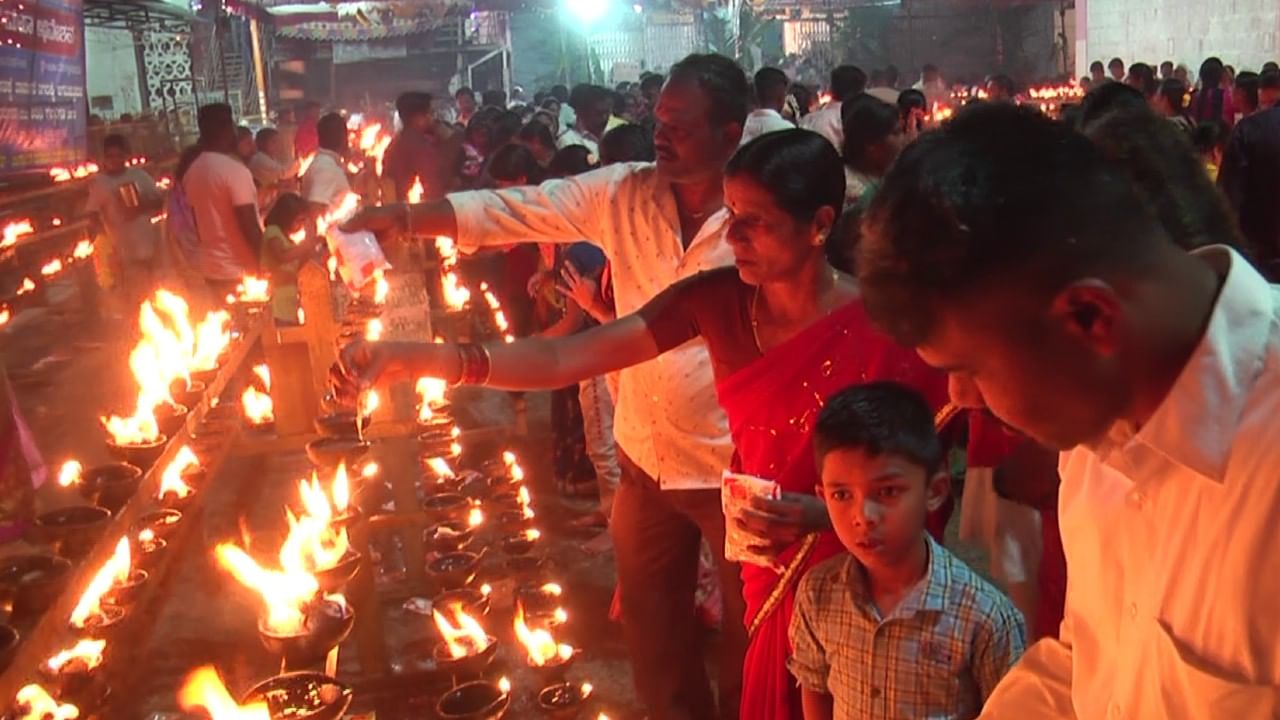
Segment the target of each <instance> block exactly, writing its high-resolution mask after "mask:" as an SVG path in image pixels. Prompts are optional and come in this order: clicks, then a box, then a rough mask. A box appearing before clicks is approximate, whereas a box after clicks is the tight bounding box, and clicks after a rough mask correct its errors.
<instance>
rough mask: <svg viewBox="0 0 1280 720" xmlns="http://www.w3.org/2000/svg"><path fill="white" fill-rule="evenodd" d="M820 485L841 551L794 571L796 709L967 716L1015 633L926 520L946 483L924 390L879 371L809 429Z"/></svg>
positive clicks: (991, 595)
mask: <svg viewBox="0 0 1280 720" xmlns="http://www.w3.org/2000/svg"><path fill="white" fill-rule="evenodd" d="M814 446H815V448H816V450H817V462H818V470H819V473H820V474H821V476H822V483H821V485H819V486H818V488H817V490H818V494H819V495H820V496H822V498H823V500H824V501H825V502H826V505H827V510H828V512H829V513H830V516H831V522H832V524H833V525H834V526H835V531H836V534H837V535H838V536H839V537H840V541H841V542H842V543H843V544H844V546H845V548H847V549H848V550H849V553H850V555H843V556H839V557H835V558H832V559H830V560H828V561H827V562H825V563H822V564H821V565H818V566H817V567H815V568H813V570H811V571H810V572H809V574H808V575H806V576H805V578H804V579H803V580H802V581H801V583H800V588H799V592H798V594H797V597H796V608H795V615H794V617H793V619H792V623H791V645H792V650H793V652H792V657H791V659H790V661H789V663H788V665H789V667H790V669H791V672H792V674H793V675H795V677H796V679H798V680H799V682H800V687H801V691H802V694H803V706H804V717H805V720H816V719H818V718H823V719H830V718H862V719H874V718H929V719H930V720H940V719H943V718H973V717H976V716H977V715H978V713H979V712H980V711H981V710H982V704H983V702H984V701H985V700H986V698H987V696H988V695H989V694H990V693H991V691H992V689H993V688H995V686H996V683H997V682H998V681H999V680H1000V678H1001V677H1002V676H1003V675H1004V673H1005V672H1006V671H1007V670H1008V669H1009V668H1010V667H1012V666H1013V664H1014V662H1015V661H1017V659H1018V657H1019V656H1020V655H1021V654H1022V651H1023V648H1024V646H1025V645H1026V626H1025V623H1024V622H1023V619H1022V616H1021V615H1020V614H1019V613H1018V611H1017V609H1015V608H1014V606H1013V603H1011V602H1010V601H1009V599H1008V598H1007V597H1005V596H1004V595H1003V594H1001V593H1000V591H999V590H997V589H996V588H995V587H994V586H993V585H991V584H990V583H988V582H987V581H985V580H983V579H982V578H981V577H979V576H978V575H977V574H976V573H974V572H973V570H971V569H970V568H969V567H968V566H967V565H965V564H964V562H962V561H961V560H959V559H958V558H956V557H955V556H954V555H952V554H951V553H950V552H947V551H946V550H945V549H943V547H942V546H941V545H938V544H937V543H936V542H934V541H933V540H932V539H931V538H930V537H929V535H928V534H927V533H926V532H925V529H924V523H925V515H926V514H928V512H929V511H930V510H933V509H934V508H936V507H938V506H939V505H941V504H942V502H943V501H944V500H945V499H946V498H947V496H948V494H949V492H950V487H949V482H948V478H947V473H946V470H945V468H944V467H943V455H944V453H943V448H942V444H941V442H940V441H939V439H938V435H937V432H936V431H935V430H934V426H933V413H932V412H931V411H930V410H929V407H928V405H926V403H925V401H924V400H923V399H922V398H921V397H920V396H919V395H917V394H916V393H915V392H914V391H912V390H910V389H908V388H906V387H905V386H902V385H899V384H896V383H889V382H877V383H869V384H866V385H859V386H856V387H852V388H849V389H847V390H844V391H841V392H840V393H837V394H836V395H835V396H834V397H832V398H830V399H829V400H828V401H827V404H826V406H825V407H824V408H823V410H822V413H821V415H819V417H818V423H817V427H816V428H815V430H814Z"/></svg>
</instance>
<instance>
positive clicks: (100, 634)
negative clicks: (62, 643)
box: [67, 596, 125, 639]
mask: <svg viewBox="0 0 1280 720" xmlns="http://www.w3.org/2000/svg"><path fill="white" fill-rule="evenodd" d="M124 616H125V609H124V608H122V607H120V606H119V605H108V604H107V602H106V599H105V596H104V599H103V601H102V605H101V607H100V608H99V609H98V612H97V614H94V615H90V616H89V617H88V618H86V619H85V621H84V627H78V626H76V625H73V624H71V623H67V628H68V629H69V630H71V632H73V633H77V634H80V635H85V636H88V637H91V638H102V639H108V638H110V636H111V633H112V631H113V630H115V628H116V627H117V626H118V625H119V624H120V621H121V620H124Z"/></svg>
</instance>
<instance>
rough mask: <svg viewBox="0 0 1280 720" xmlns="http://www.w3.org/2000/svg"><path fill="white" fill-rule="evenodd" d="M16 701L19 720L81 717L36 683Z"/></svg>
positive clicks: (73, 708)
mask: <svg viewBox="0 0 1280 720" xmlns="http://www.w3.org/2000/svg"><path fill="white" fill-rule="evenodd" d="M15 699H16V700H17V703H18V711H19V712H22V713H23V715H20V716H19V717H18V720H75V718H78V717H80V708H78V707H76V706H75V705H64V704H62V703H60V702H58V701H57V700H54V699H53V697H51V696H50V695H49V693H48V692H47V691H46V690H45V689H44V688H43V687H41V686H39V685H36V684H35V683H32V684H30V685H27V686H25V687H23V688H22V689H21V690H19V691H18V694H17V696H16V698H15ZM267 720H270V718H268V719H267Z"/></svg>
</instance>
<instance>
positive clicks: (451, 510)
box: [422, 493, 471, 523]
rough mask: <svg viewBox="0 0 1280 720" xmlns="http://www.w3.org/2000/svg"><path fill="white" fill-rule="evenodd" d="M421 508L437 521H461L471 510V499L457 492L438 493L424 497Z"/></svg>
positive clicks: (463, 520) (464, 519)
mask: <svg viewBox="0 0 1280 720" xmlns="http://www.w3.org/2000/svg"><path fill="white" fill-rule="evenodd" d="M422 509H423V510H425V511H426V512H427V515H429V516H430V517H431V519H432V520H434V521H435V522H437V523H462V522H466V519H467V515H468V514H469V513H470V512H471V501H470V500H468V499H467V498H466V497H465V496H463V495H460V494H458V493H440V494H439V495H432V496H431V497H429V498H426V499H424V500H423V501H422Z"/></svg>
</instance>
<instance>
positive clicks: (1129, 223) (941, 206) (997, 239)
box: [857, 103, 1169, 345]
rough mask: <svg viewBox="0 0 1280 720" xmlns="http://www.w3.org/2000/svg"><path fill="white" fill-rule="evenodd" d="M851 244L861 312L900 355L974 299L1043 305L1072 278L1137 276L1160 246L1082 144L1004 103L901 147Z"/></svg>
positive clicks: (1125, 185) (1158, 236)
mask: <svg viewBox="0 0 1280 720" xmlns="http://www.w3.org/2000/svg"><path fill="white" fill-rule="evenodd" d="M862 232H863V240H862V243H861V244H860V246H859V250H858V256H857V263H858V276H859V281H860V284H861V286H862V290H863V300H864V303H865V305H866V308H867V312H868V314H869V315H870V316H871V318H872V319H873V320H874V321H875V322H877V324H879V325H880V326H881V327H882V328H883V329H885V330H886V331H887V332H889V333H890V334H891V335H893V336H894V337H895V338H897V339H898V340H899V341H900V342H902V343H903V344H905V345H917V344H919V343H920V342H922V341H923V340H924V339H925V338H927V337H928V336H929V334H930V333H931V332H932V331H933V330H934V323H935V322H936V320H937V312H938V310H939V308H940V307H942V306H943V305H944V304H945V303H948V302H950V301H952V300H954V299H955V298H956V297H957V296H960V295H963V294H964V293H967V292H971V291H972V290H973V289H975V288H981V287H995V286H999V285H1005V286H1010V285H1016V286H1018V287H1019V288H1025V289H1026V292H1027V294H1028V295H1033V294H1034V295H1045V296H1048V295H1049V294H1051V293H1053V292H1056V291H1057V290H1058V289H1060V288H1061V287H1062V286H1063V285H1065V284H1066V283H1069V282H1072V281H1073V280H1075V279H1077V278H1078V277H1080V276H1081V274H1084V273H1092V272H1098V271H1099V270H1100V269H1102V268H1109V269H1110V268H1135V267H1138V266H1140V265H1142V264H1143V263H1145V262H1147V261H1148V258H1150V256H1151V253H1152V252H1153V248H1156V247H1158V246H1159V245H1162V244H1166V243H1168V242H1169V238H1168V237H1167V235H1166V233H1165V232H1164V231H1163V229H1162V227H1161V226H1160V224H1159V222H1157V220H1156V218H1155V217H1154V216H1153V215H1152V214H1151V213H1150V212H1148V211H1146V209H1145V208H1144V204H1143V203H1142V201H1141V199H1140V198H1139V197H1138V195H1137V193H1136V191H1135V190H1134V188H1133V186H1132V184H1131V183H1130V182H1129V180H1128V178H1126V177H1124V175H1123V173H1120V172H1117V171H1116V170H1114V169H1113V168H1112V167H1111V165H1110V164H1109V163H1108V161H1107V160H1106V159H1104V157H1103V156H1102V153H1101V151H1100V150H1099V149H1098V148H1097V147H1095V146H1094V145H1093V143H1092V142H1090V141H1089V140H1088V139H1087V138H1085V137H1084V136H1083V135H1081V134H1080V133H1078V132H1076V131H1074V130H1072V129H1071V128H1070V127H1068V126H1067V125H1065V124H1063V123H1060V122H1058V121H1056V120H1053V119H1051V118H1048V117H1045V116H1044V115H1042V114H1040V113H1039V112H1037V111H1035V110H1032V109H1030V108H1024V107H1018V106H1015V105H1010V104H1005V103H990V104H983V105H978V106H974V107H966V108H965V109H963V110H961V111H960V112H959V113H957V114H956V116H955V117H954V118H952V119H951V121H950V122H948V123H947V124H946V125H944V126H943V127H942V128H941V129H939V130H936V131H934V132H930V133H926V134H924V135H922V136H921V137H920V138H919V139H918V140H916V141H915V142H914V143H912V144H911V145H910V146H908V147H907V148H906V150H904V151H903V152H902V154H901V155H899V156H898V158H897V160H896V161H895V162H894V164H893V166H892V167H891V168H890V170H889V172H888V173H887V175H886V176H885V178H884V181H883V183H882V184H881V185H880V188H879V190H878V191H877V192H876V194H875V197H874V198H873V199H872V201H871V203H870V206H869V207H868V209H867V213H866V215H865V216H864V218H863V226H862ZM1117 238H1124V241H1123V242H1119V241H1117Z"/></svg>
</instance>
